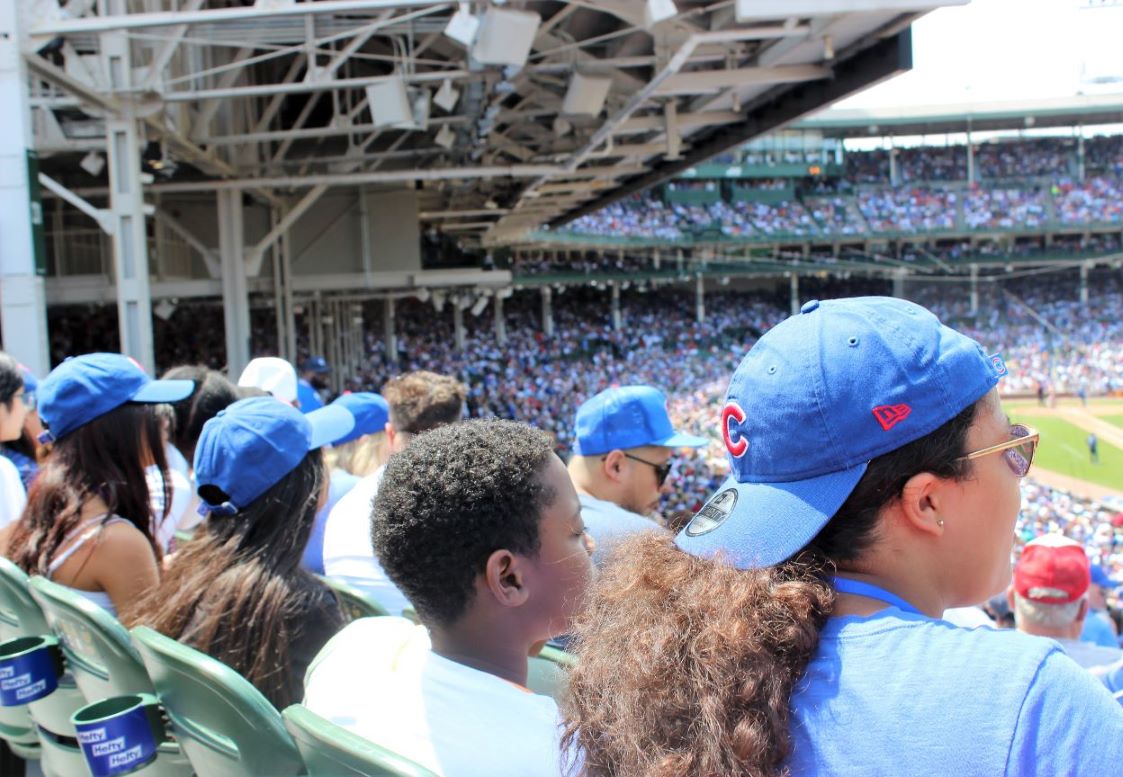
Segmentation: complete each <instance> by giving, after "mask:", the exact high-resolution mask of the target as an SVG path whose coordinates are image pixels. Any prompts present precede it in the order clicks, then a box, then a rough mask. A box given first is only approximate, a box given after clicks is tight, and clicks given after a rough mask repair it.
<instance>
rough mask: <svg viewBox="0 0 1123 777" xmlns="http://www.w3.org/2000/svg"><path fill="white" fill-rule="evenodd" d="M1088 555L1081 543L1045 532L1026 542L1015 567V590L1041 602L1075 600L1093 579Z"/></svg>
mask: <svg viewBox="0 0 1123 777" xmlns="http://www.w3.org/2000/svg"><path fill="white" fill-rule="evenodd" d="M1091 579H1092V578H1091V573H1090V572H1089V567H1088V557H1087V556H1086V555H1085V554H1084V548H1083V547H1081V546H1080V544H1079V543H1076V542H1073V541H1072V540H1070V539H1068V538H1067V537H1062V536H1061V535H1059V534H1046V535H1045V536H1043V537H1038V538H1037V539H1035V540H1034V541H1033V542H1031V543H1029V544H1028V545H1026V546H1025V550H1023V551H1022V557H1021V558H1020V559H1019V560H1018V565H1017V566H1016V567H1014V590H1015V591H1017V593H1018V596H1021V597H1022V598H1023V599H1030V600H1031V601H1034V602H1041V603H1042V604H1068V603H1069V602H1075V601H1076V600H1077V599H1079V598H1080V597H1081V596H1083V595H1084V593H1085V592H1086V591H1087V590H1088V584H1089V583H1090V582H1091Z"/></svg>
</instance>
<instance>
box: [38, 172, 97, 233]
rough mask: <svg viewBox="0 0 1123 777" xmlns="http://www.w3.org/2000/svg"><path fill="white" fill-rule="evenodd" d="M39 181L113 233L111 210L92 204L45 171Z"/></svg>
mask: <svg viewBox="0 0 1123 777" xmlns="http://www.w3.org/2000/svg"><path fill="white" fill-rule="evenodd" d="M39 183H40V184H41V185H42V186H43V187H44V188H46V189H47V190H49V191H51V192H54V193H55V194H57V195H58V196H59V197H61V198H62V199H64V200H66V201H67V202H68V203H70V204H71V205H73V206H74V207H75V208H77V209H78V210H80V211H82V212H83V213H85V214H86V215H87V216H89V217H90V218H91V219H93V220H94V221H96V222H97V225H98V226H99V227H101V231H102V232H104V233H105V234H107V235H112V234H113V218H112V216H113V214H112V213H111V212H110V211H108V210H105V209H103V208H98V207H95V206H93V205H91V204H90V203H88V202H86V201H85V200H83V199H82V198H81V197H79V196H78V195H77V194H75V193H74V192H72V191H70V190H69V189H67V188H66V187H65V186H63V185H62V184H61V183H59V182H58V181H56V180H55V179H54V178H51V177H50V176H48V175H47V174H45V173H39Z"/></svg>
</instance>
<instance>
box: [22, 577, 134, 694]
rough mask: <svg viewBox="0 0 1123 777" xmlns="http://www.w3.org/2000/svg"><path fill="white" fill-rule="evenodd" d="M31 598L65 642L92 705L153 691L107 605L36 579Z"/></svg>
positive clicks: (69, 661) (71, 664) (65, 652)
mask: <svg viewBox="0 0 1123 777" xmlns="http://www.w3.org/2000/svg"><path fill="white" fill-rule="evenodd" d="M30 587H31V595H32V596H33V597H34V598H35V601H37V602H38V603H39V606H40V607H42V608H43V614H44V615H46V616H47V622H48V623H49V624H50V625H51V629H52V630H53V631H54V633H55V634H57V635H58V638H59V641H60V642H61V643H62V651H63V655H64V656H66V662H67V666H68V668H69V669H70V672H71V673H72V674H73V675H74V681H75V682H76V683H77V684H78V689H79V690H81V691H82V695H83V696H85V697H86V699H87V701H90V702H94V701H101V700H102V699H106V698H109V697H110V696H125V695H127V694H132V693H152V681H151V680H149V679H148V673H147V672H145V670H144V664H142V663H141V661H140V655H139V654H138V653H137V652H136V648H134V647H133V644H132V641H131V640H130V639H129V632H128V631H126V630H125V627H124V626H122V625H121V624H120V622H119V621H118V620H117V619H116V618H115V617H113V616H112V615H110V614H109V613H108V612H106V611H105V610H104V609H102V608H101V607H98V606H97V605H96V604H94V603H93V602H91V601H90V600H89V599H86V598H85V597H84V596H81V595H80V594H77V593H75V592H74V591H73V590H71V589H69V588H67V587H66V586H63V585H59V584H58V583H52V582H51V581H50V580H47V579H46V578H45V577H33V578H31V582H30Z"/></svg>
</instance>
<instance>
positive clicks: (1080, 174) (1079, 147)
mask: <svg viewBox="0 0 1123 777" xmlns="http://www.w3.org/2000/svg"><path fill="white" fill-rule="evenodd" d="M1081 129H1083V128H1081ZM1086 177H1087V170H1086V167H1085V164H1084V133H1083V132H1078V134H1077V136H1076V178H1077V180H1079V181H1081V182H1083V181H1084V179H1085V178H1086Z"/></svg>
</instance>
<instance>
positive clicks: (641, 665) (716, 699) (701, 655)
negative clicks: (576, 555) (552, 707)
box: [564, 534, 834, 777]
mask: <svg viewBox="0 0 1123 777" xmlns="http://www.w3.org/2000/svg"><path fill="white" fill-rule="evenodd" d="M823 569H824V567H823V564H822V563H820V562H817V561H816V560H815V557H813V556H811V555H810V554H804V555H802V556H801V557H800V558H798V559H797V560H793V561H789V562H787V563H785V564H781V565H779V566H775V567H767V568H764V569H757V570H751V571H743V570H737V569H734V568H732V567H730V566H728V565H725V564H722V563H720V562H716V561H711V560H708V559H702V558H697V557H695V556H690V555H688V554H686V553H683V552H682V551H680V550H678V549H677V548H675V547H674V545H673V543H672V541H671V539H670V538H669V537H667V536H660V535H654V534H652V535H643V536H641V537H637V538H634V539H631V540H628V541H626V542H622V543H621V544H620V545H619V546H618V547H617V548H616V550H615V553H614V554H613V560H612V563H610V564H608V565H607V566H606V568H605V571H604V574H602V575H601V577H600V578H599V579H598V580H597V583H596V585H595V587H594V590H593V592H592V595H591V596H590V600H589V606H588V608H587V610H586V612H585V613H584V615H583V616H582V618H581V619H580V621H579V623H578V626H577V629H576V635H575V640H574V643H573V647H574V650H575V651H576V653H577V655H578V662H577V666H576V668H575V669H574V670H573V673H572V676H571V678H570V688H569V690H570V695H569V698H568V700H567V703H566V708H565V712H566V718H567V728H566V747H565V748H564V749H565V750H566V751H568V752H577V751H580V752H582V754H583V755H582V756H581V760H582V761H583V769H584V773H585V774H587V775H589V776H590V777H596V776H599V775H613V776H614V777H681V776H682V775H699V776H701V775H706V776H707V777H709V776H711V775H712V776H713V777H719V775H720V776H721V777H726V775H734V774H736V775H752V776H755V775H761V776H762V777H763V775H773V774H776V773H777V770H778V769H779V768H780V767H781V766H782V764H783V762H784V760H785V759H786V758H787V756H788V753H789V751H790V748H791V744H790V735H789V733H788V718H789V715H790V712H789V699H790V697H791V694H792V690H793V686H794V684H795V683H796V681H797V680H798V679H799V677H800V676H802V674H803V672H804V670H805V669H806V667H807V664H808V663H809V662H810V660H811V657H812V656H813V655H814V653H815V649H816V648H817V646H818V644H819V631H820V629H821V628H822V626H823V624H824V623H825V622H826V620H827V617H828V615H829V614H830V611H831V608H832V607H833V605H834V591H833V589H832V588H831V587H830V586H829V585H828V584H827V583H826V582H825V579H824V575H823ZM586 645H590V646H593V645H595V653H594V652H592V651H587V650H585V647H586ZM622 664H623V665H622ZM762 756H763V757H762Z"/></svg>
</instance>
